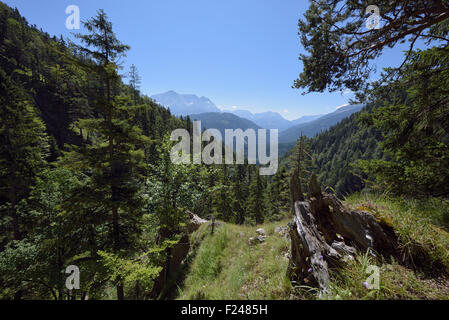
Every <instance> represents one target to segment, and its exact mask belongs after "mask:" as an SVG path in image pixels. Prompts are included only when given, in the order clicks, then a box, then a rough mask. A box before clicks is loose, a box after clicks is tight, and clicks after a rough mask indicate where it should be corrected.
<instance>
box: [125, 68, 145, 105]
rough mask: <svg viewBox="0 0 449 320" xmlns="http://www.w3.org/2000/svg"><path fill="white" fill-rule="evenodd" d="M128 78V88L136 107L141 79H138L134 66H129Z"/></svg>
mask: <svg viewBox="0 0 449 320" xmlns="http://www.w3.org/2000/svg"><path fill="white" fill-rule="evenodd" d="M128 77H129V86H130V87H131V89H132V93H133V99H134V104H135V105H137V104H138V99H139V95H140V93H139V89H140V84H141V80H142V78H141V77H140V75H139V72H138V70H137V67H136V66H135V65H131V67H130V70H129V73H128Z"/></svg>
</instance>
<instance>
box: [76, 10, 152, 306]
mask: <svg viewBox="0 0 449 320" xmlns="http://www.w3.org/2000/svg"><path fill="white" fill-rule="evenodd" d="M84 25H85V27H86V29H87V30H88V31H89V32H90V33H89V34H87V35H81V34H78V35H77V37H78V38H79V39H80V40H81V42H82V43H83V44H84V45H85V47H79V49H80V51H82V52H84V53H86V54H87V55H88V56H90V57H91V58H92V61H94V62H95V63H94V65H92V66H89V67H90V68H91V70H93V71H94V72H95V73H96V74H97V75H98V77H99V79H100V80H101V82H102V85H103V96H101V97H100V98H99V99H98V101H97V102H96V110H95V111H96V112H97V113H98V115H99V117H98V118H96V119H83V120H79V121H78V122H77V126H78V127H80V128H83V129H84V130H85V131H86V132H89V135H90V136H91V137H92V141H93V143H92V144H90V145H87V146H82V147H74V148H73V151H72V152H71V154H69V159H70V160H69V162H70V161H72V163H71V165H72V167H74V168H87V169H89V170H91V182H90V184H89V187H88V188H84V189H83V190H81V192H82V194H83V195H84V196H85V197H86V198H85V202H87V203H89V204H90V205H91V206H95V207H98V205H100V209H99V210H100V212H101V214H102V215H103V216H104V220H103V221H102V223H103V224H105V225H106V226H111V225H112V230H110V235H111V237H110V238H109V239H108V241H107V244H109V243H110V244H111V247H110V248H111V249H112V250H113V251H114V253H115V254H118V253H120V252H121V249H122V248H123V247H124V246H125V245H128V246H129V245H130V243H129V241H132V240H131V239H130V238H129V237H127V236H129V234H127V232H126V230H128V231H129V230H132V229H133V227H134V228H135V226H136V223H137V218H138V216H139V214H141V213H142V209H141V208H142V200H141V197H139V193H140V192H141V190H142V186H143V182H144V179H143V177H142V169H143V167H144V162H143V160H144V152H143V150H142V146H143V145H144V144H145V142H147V140H148V139H147V138H146V137H145V136H144V135H143V134H142V130H141V129H140V128H138V127H137V126H135V125H134V123H133V122H134V117H135V116H136V113H137V110H138V109H139V107H138V106H132V104H131V101H129V100H128V99H127V98H124V97H119V96H118V95H117V94H118V90H119V80H120V77H119V75H118V72H117V71H118V68H119V66H118V65H117V60H118V59H119V58H121V57H122V56H123V55H124V54H125V53H126V51H127V50H128V49H129V47H128V46H126V45H124V44H122V43H120V41H119V40H118V39H117V38H116V36H115V34H114V32H113V30H112V23H111V22H110V21H108V18H107V16H106V14H105V13H104V11H102V10H100V11H98V13H97V16H96V17H95V18H93V19H91V20H89V21H87V22H86V23H85V24H84ZM121 216H122V218H121ZM121 220H124V221H121ZM109 240H110V241H109ZM116 280H117V281H116V282H117V283H116V284H117V298H118V299H119V300H121V299H123V298H124V290H123V283H122V281H121V279H120V278H117V279H116Z"/></svg>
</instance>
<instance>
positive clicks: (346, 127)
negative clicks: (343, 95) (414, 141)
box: [310, 108, 383, 196]
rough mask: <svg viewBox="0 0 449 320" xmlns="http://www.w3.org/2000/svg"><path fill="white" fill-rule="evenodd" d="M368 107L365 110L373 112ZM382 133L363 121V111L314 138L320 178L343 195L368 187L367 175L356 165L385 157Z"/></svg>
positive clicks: (312, 143)
mask: <svg viewBox="0 0 449 320" xmlns="http://www.w3.org/2000/svg"><path fill="white" fill-rule="evenodd" d="M370 109H371V108H365V109H363V110H362V112H369V110H370ZM381 141H382V134H381V133H380V131H379V130H377V129H375V128H373V127H366V126H364V125H363V124H362V123H361V122H360V113H356V114H353V115H351V117H349V118H347V119H343V120H342V121H341V122H340V123H339V124H337V125H335V126H333V127H332V128H330V129H329V130H327V131H325V132H323V133H320V134H319V135H317V136H316V137H314V138H313V139H311V141H310V149H311V152H312V155H313V161H314V164H315V165H316V171H317V174H318V179H319V180H320V182H321V183H322V184H323V185H324V186H329V187H331V188H333V189H334V191H335V192H336V193H337V194H338V195H340V196H344V195H349V194H352V193H354V192H357V191H360V190H362V189H363V188H364V187H365V182H364V178H366V176H364V175H363V174H362V173H361V172H360V171H358V170H357V168H356V167H355V166H354V165H355V164H357V163H358V161H359V160H369V159H382V158H383V152H382V150H381V149H380V147H379V142H381Z"/></svg>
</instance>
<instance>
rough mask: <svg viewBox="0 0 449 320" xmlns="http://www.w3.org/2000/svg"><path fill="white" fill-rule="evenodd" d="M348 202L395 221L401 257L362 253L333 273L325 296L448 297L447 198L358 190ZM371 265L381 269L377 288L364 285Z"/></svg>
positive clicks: (355, 207) (448, 234)
mask: <svg viewBox="0 0 449 320" xmlns="http://www.w3.org/2000/svg"><path fill="white" fill-rule="evenodd" d="M345 204H346V205H347V206H349V207H351V208H352V209H359V210H364V211H368V212H370V213H372V214H373V215H374V216H375V217H376V218H377V219H378V220H381V221H384V222H386V223H387V224H390V225H392V226H393V227H394V228H395V232H396V234H397V236H398V238H399V242H400V251H401V260H402V261H396V260H395V259H380V258H374V257H373V255H371V254H369V253H360V254H359V255H358V256H357V257H356V259H355V261H354V262H352V263H350V264H349V265H348V266H347V267H346V268H344V269H343V270H341V272H340V273H339V274H336V273H334V274H332V284H331V288H330V290H329V292H328V293H327V295H324V296H323V297H322V298H324V299H383V300H385V299H449V278H448V275H449V233H448V231H447V230H448V229H447V228H448V223H447V222H448V220H447V215H448V214H449V205H448V203H447V202H446V201H444V200H440V199H420V200H416V199H402V198H392V197H387V196H374V195H369V194H363V195H362V194H356V195H352V196H350V197H348V198H347V199H346V201H345ZM387 260H388V261H387ZM368 265H375V266H378V267H379V275H380V288H379V290H368V289H367V288H365V286H364V285H363V283H364V282H365V281H366V279H367V277H368V276H369V274H367V272H366V271H367V266H368Z"/></svg>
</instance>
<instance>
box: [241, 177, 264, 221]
mask: <svg viewBox="0 0 449 320" xmlns="http://www.w3.org/2000/svg"><path fill="white" fill-rule="evenodd" d="M246 208H247V214H248V216H249V217H250V218H251V219H252V220H253V221H254V222H255V223H256V224H261V223H263V222H264V219H265V212H266V198H265V185H264V181H263V178H262V177H261V176H260V174H259V170H257V171H256V172H255V173H254V174H253V175H252V178H251V184H250V186H249V197H248V200H247V207H246Z"/></svg>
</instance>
